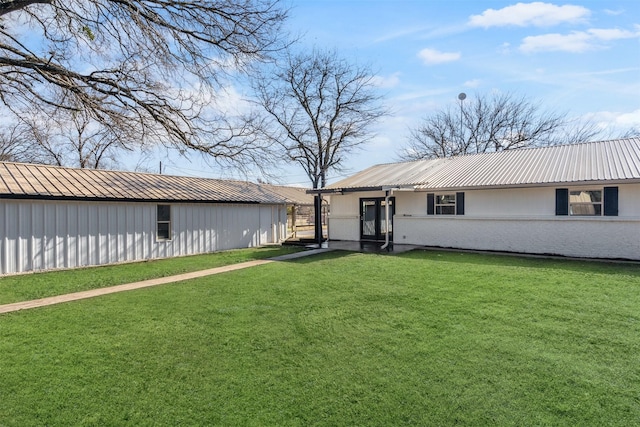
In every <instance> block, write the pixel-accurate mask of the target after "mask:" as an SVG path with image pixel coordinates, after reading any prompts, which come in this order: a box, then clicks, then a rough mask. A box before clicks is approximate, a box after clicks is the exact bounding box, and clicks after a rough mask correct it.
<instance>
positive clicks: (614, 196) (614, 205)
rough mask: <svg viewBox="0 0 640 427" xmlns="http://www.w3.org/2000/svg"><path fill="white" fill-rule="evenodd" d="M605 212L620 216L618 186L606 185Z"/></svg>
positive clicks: (607, 214)
mask: <svg viewBox="0 0 640 427" xmlns="http://www.w3.org/2000/svg"><path fill="white" fill-rule="evenodd" d="M604 214H605V216H618V187H604Z"/></svg>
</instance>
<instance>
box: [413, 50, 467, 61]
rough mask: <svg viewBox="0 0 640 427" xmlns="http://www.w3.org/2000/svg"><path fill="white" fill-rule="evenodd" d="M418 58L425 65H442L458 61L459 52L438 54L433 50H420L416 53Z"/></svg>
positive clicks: (438, 52)
mask: <svg viewBox="0 0 640 427" xmlns="http://www.w3.org/2000/svg"><path fill="white" fill-rule="evenodd" d="M418 57H419V58H420V59H422V61H423V62H424V63H425V64H426V65H434V64H443V63H445V62H453V61H457V60H459V59H460V57H461V55H460V52H440V51H438V50H435V49H422V50H421V51H420V52H418Z"/></svg>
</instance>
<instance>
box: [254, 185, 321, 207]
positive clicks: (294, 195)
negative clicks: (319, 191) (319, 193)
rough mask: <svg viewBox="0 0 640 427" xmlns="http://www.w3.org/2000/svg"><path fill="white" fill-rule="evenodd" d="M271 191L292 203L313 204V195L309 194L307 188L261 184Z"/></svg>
mask: <svg viewBox="0 0 640 427" xmlns="http://www.w3.org/2000/svg"><path fill="white" fill-rule="evenodd" d="M261 185H262V186H263V187H265V188H266V189H268V190H269V191H273V192H274V193H276V194H278V195H280V196H281V197H283V198H284V199H285V201H286V202H287V204H290V205H313V196H312V195H311V194H307V189H306V188H302V187H290V186H284V185H272V184H261Z"/></svg>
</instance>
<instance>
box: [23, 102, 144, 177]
mask: <svg viewBox="0 0 640 427" xmlns="http://www.w3.org/2000/svg"><path fill="white" fill-rule="evenodd" d="M58 113H59V114H57V115H55V116H53V117H47V116H38V115H32V116H27V117H23V118H22V119H21V125H20V127H21V128H22V129H23V131H22V135H23V137H26V139H27V140H26V144H27V145H28V146H29V147H30V150H29V151H30V153H31V156H32V160H31V162H32V163H43V164H52V165H56V166H71V167H79V168H93V169H101V168H105V167H113V166H115V165H116V164H118V163H119V162H118V156H119V154H121V152H122V151H127V150H130V146H132V145H134V144H132V143H130V141H132V140H133V139H134V137H133V135H131V134H128V133H125V132H124V129H122V128H119V132H118V133H115V132H114V128H113V127H105V126H100V125H99V124H98V123H96V122H95V121H94V120H93V119H92V118H91V117H90V115H89V114H88V113H87V112H86V111H84V110H81V109H78V110H76V111H66V110H63V111H59V112H58ZM136 145H138V144H136Z"/></svg>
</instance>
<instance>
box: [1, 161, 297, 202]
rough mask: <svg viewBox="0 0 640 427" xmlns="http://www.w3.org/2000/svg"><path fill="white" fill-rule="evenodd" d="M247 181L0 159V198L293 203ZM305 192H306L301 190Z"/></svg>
mask: <svg viewBox="0 0 640 427" xmlns="http://www.w3.org/2000/svg"><path fill="white" fill-rule="evenodd" d="M271 187H274V186H267V185H260V184H254V183H251V182H246V181H233V180H219V179H208V178H193V177H186V176H171V175H157V174H149V173H137V172H120V171H107V170H95V169H73V168H62V167H56V166H46V165H34V164H26V163H8V162H0V198H52V199H53V198H63V199H88V200H138V201H146V200H149V201H173V202H228V203H277V204H281V203H291V202H289V201H288V197H287V196H285V195H283V194H282V193H283V191H284V190H282V191H281V192H276V191H274V190H273V188H271ZM302 191H304V190H302Z"/></svg>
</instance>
